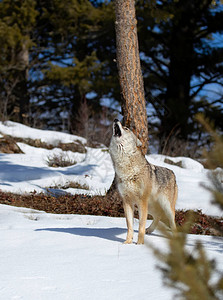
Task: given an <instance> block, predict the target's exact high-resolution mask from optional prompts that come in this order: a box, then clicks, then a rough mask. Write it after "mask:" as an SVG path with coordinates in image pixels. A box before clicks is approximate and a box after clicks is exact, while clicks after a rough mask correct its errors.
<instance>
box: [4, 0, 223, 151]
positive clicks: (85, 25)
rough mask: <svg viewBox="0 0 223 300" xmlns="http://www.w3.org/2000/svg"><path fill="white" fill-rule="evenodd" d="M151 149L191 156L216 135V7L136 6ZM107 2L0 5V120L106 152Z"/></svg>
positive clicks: (110, 87)
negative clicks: (208, 129) (208, 127)
mask: <svg viewBox="0 0 223 300" xmlns="http://www.w3.org/2000/svg"><path fill="white" fill-rule="evenodd" d="M136 15H137V21H138V24H137V26H138V37H139V49H140V57H141V66H142V72H143V77H144V88H145V96H146V101H147V111H148V123H149V133H150V144H151V145H156V147H157V150H158V151H159V153H164V154H168V155H188V156H196V155H199V149H200V148H201V146H203V145H204V144H205V145H208V144H209V142H210V141H209V137H208V135H207V134H205V133H204V132H203V131H202V126H201V125H200V124H199V123H198V122H196V115H197V114H198V113H203V114H204V115H205V117H207V118H208V119H209V120H210V122H211V123H212V125H213V126H214V127H215V129H216V130H217V131H218V132H220V133H222V131H223V76H222V74H223V35H222V33H223V21H222V20H223V4H222V3H221V2H220V1H213V0H193V1H191V0H160V1H155V0H150V1H149V0H145V1H143V0H139V1H136ZM114 22H115V12H114V3H113V1H107V2H105V1H103V2H102V1H96V0H95V1H94V0H64V1H61V0H47V1H44V0H24V1H21V0H20V1H19V0H11V1H10V0H3V1H0V120H1V121H5V120H9V119H10V120H13V121H17V122H21V123H24V124H27V125H30V126H34V127H38V128H43V129H54V130H62V131H66V132H71V133H74V134H79V135H82V136H84V137H86V138H87V139H88V141H89V143H91V142H92V141H97V142H103V143H105V144H108V143H109V140H110V122H111V120H112V119H113V118H114V116H116V115H117V114H118V113H119V111H120V103H121V95H120V90H119V81H118V72H117V65H116V45H115V25H114Z"/></svg>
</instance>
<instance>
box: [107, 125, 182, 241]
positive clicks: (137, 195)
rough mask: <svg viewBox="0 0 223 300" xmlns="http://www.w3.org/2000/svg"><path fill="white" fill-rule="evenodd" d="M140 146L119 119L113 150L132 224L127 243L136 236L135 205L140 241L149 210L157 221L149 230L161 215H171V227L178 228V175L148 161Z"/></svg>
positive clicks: (121, 189) (112, 139) (111, 149)
mask: <svg viewBox="0 0 223 300" xmlns="http://www.w3.org/2000/svg"><path fill="white" fill-rule="evenodd" d="M140 146H141V142H140V140H139V139H138V138H137V137H136V136H135V135H134V133H133V132H132V131H131V130H130V129H128V128H126V127H123V126H122V125H121V123H120V122H119V121H118V120H115V121H114V123H113V135H112V138H111V143H110V147H109V151H110V154H111V158H112V161H113V165H114V168H115V173H116V183H117V188H118V191H119V193H120V195H121V197H122V199H123V206H124V210H125V216H126V222H127V227H128V233H127V238H126V241H125V243H131V242H132V239H133V216H134V206H135V205H137V207H138V211H139V234H138V242H137V243H138V244H143V243H144V235H145V225H146V219H147V214H148V213H149V214H150V215H152V216H153V222H152V224H151V225H150V227H149V228H148V229H147V230H146V232H147V233H151V232H152V231H153V230H154V229H155V228H156V226H157V225H158V223H159V221H160V220H161V219H162V220H164V219H167V220H168V222H169V225H170V227H171V229H173V230H174V229H175V228H176V226H175V220H174V218H175V203H176V199H177V184H176V178H175V175H174V173H173V172H172V171H171V170H169V169H167V168H163V167H158V166H155V165H152V164H150V163H148V161H147V160H146V158H145V156H144V155H143V154H142V152H141V150H140Z"/></svg>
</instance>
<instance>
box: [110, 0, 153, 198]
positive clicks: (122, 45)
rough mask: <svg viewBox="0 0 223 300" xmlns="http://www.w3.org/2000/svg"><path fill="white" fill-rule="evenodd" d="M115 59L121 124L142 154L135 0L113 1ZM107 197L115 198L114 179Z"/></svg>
mask: <svg viewBox="0 0 223 300" xmlns="http://www.w3.org/2000/svg"><path fill="white" fill-rule="evenodd" d="M115 15H116V22H115V29H116V58H117V66H118V74H119V82H120V88H121V95H122V112H123V116H124V125H126V126H127V127H129V128H130V129H131V130H133V132H134V133H135V134H136V135H137V137H138V138H139V139H140V141H141V142H142V148H141V150H142V153H143V154H146V152H147V149H148V122H147V113H146V101H145V95H144V85H143V78H142V71H141V65H140V58H139V46H138V35H137V26H136V25H137V21H136V16H135V0H116V1H115ZM108 195H109V197H114V198H116V199H117V198H119V195H118V192H117V190H116V187H115V179H114V181H113V183H112V185H111V187H110V189H109V191H108Z"/></svg>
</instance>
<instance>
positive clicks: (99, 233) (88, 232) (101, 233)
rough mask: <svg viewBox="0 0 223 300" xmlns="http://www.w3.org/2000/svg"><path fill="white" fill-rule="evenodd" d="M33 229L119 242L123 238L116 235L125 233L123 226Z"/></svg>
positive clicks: (122, 240)
mask: <svg viewBox="0 0 223 300" xmlns="http://www.w3.org/2000/svg"><path fill="white" fill-rule="evenodd" d="M35 231H51V232H61V233H69V234H73V235H77V236H85V237H97V238H101V239H105V240H109V241H115V242H121V243H123V242H124V241H125V239H122V238H120V237H118V235H120V234H123V233H126V229H124V228H118V227H115V228H86V227H83V228H82V227H81V228H80V227H78V228H42V229H36V230H35Z"/></svg>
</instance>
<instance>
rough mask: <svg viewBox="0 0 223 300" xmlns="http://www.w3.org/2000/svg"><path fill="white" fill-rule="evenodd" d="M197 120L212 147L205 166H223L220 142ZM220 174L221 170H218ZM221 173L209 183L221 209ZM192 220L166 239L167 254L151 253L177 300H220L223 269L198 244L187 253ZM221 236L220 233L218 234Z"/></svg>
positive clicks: (222, 201)
mask: <svg viewBox="0 0 223 300" xmlns="http://www.w3.org/2000/svg"><path fill="white" fill-rule="evenodd" d="M198 119H199V121H200V122H202V123H203V125H204V126H205V127H206V129H207V130H208V131H209V133H210V134H211V136H212V138H213V140H214V142H215V144H214V147H213V149H212V151H211V152H210V153H207V152H206V153H205V156H206V159H207V163H208V165H209V166H210V167H211V166H212V167H213V166H215V167H216V163H217V164H218V165H220V166H222V165H223V140H222V137H220V136H219V135H218V134H216V132H215V131H214V130H213V129H212V128H211V126H210V125H209V124H208V122H207V121H205V120H204V119H203V118H202V117H201V116H199V117H198ZM219 172H220V171H219ZM222 178H223V174H222V170H221V174H219V173H218V172H216V170H215V171H213V172H212V174H211V177H210V180H211V182H212V189H211V191H212V195H213V205H216V204H217V205H219V206H220V207H221V208H222V209H223V183H222ZM192 219H193V217H191V220H190V221H188V223H187V224H186V225H185V226H184V228H183V232H180V233H175V234H174V235H171V234H170V233H166V232H165V234H167V236H168V238H169V252H168V253H163V252H161V251H160V250H158V249H154V253H155V254H156V255H157V257H158V258H159V259H160V261H161V262H162V263H161V265H160V269H161V270H162V273H163V278H164V282H165V284H167V285H168V286H170V287H173V288H175V289H176V290H177V291H178V293H177V295H178V297H179V299H185V300H188V299H189V300H200V299H204V300H212V299H213V300H220V299H222V297H223V272H222V266H219V265H217V264H216V262H215V261H214V260H210V259H209V258H208V257H207V255H206V253H205V249H204V247H203V246H202V245H201V244H200V243H199V242H197V243H196V245H195V247H194V249H193V251H192V252H191V250H190V251H188V250H187V248H186V246H187V233H186V232H188V227H190V225H191V222H192ZM221 234H223V232H222V233H221Z"/></svg>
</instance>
